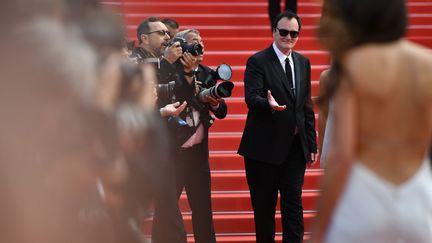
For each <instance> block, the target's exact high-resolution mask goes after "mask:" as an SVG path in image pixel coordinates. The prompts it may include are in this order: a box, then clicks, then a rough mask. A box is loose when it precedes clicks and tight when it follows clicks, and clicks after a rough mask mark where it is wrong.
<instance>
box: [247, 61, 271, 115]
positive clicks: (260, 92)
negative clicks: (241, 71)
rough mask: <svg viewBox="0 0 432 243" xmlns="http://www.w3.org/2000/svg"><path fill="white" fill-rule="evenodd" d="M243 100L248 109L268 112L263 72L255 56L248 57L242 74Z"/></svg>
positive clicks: (269, 109) (268, 106) (269, 110)
mask: <svg viewBox="0 0 432 243" xmlns="http://www.w3.org/2000/svg"><path fill="white" fill-rule="evenodd" d="M244 88H245V101H246V104H247V106H248V108H249V110H253V111H257V112H265V113H270V112H271V108H270V105H269V103H268V101H267V90H265V89H264V73H263V69H262V67H260V66H259V65H258V63H257V59H256V57H254V56H252V57H250V58H249V60H248V62H247V64H246V71H245V75H244Z"/></svg>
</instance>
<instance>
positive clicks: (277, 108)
mask: <svg viewBox="0 0 432 243" xmlns="http://www.w3.org/2000/svg"><path fill="white" fill-rule="evenodd" d="M267 100H268V102H269V105H270V107H271V108H272V109H273V110H275V111H283V110H285V109H286V105H279V104H278V103H277V101H276V100H275V98H274V97H273V95H272V94H271V92H270V90H269V91H267Z"/></svg>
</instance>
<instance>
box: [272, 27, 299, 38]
mask: <svg viewBox="0 0 432 243" xmlns="http://www.w3.org/2000/svg"><path fill="white" fill-rule="evenodd" d="M276 29H277V31H278V32H279V35H280V36H282V37H285V36H287V35H290V36H291V38H297V37H298V36H299V32H298V31H294V30H286V29H279V28H276Z"/></svg>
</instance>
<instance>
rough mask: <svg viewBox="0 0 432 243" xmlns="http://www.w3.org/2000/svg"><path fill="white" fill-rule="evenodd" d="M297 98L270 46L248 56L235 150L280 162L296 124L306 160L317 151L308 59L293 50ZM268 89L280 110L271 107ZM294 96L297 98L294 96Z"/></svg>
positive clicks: (252, 156) (286, 153)
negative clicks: (243, 112)
mask: <svg viewBox="0 0 432 243" xmlns="http://www.w3.org/2000/svg"><path fill="white" fill-rule="evenodd" d="M293 61H294V72H295V84H296V94H297V95H296V98H294V94H293V93H292V90H290V88H289V87H288V86H287V84H286V83H287V78H286V75H285V72H284V70H283V68H282V65H281V63H280V61H279V59H278V57H277V55H276V53H275V51H274V49H273V47H272V46H270V47H269V48H267V49H265V50H263V51H260V52H258V53H256V54H254V55H253V56H251V57H250V58H249V59H248V62H247V66H246V71H245V76H244V84H245V100H246V104H247V106H248V109H249V111H248V115H247V120H246V126H245V129H244V132H243V136H242V139H241V142H240V147H239V150H238V153H239V154H240V155H242V156H244V157H247V158H251V159H255V160H259V161H264V162H268V163H271V164H281V163H282V162H283V161H284V160H285V159H286V158H287V156H288V153H289V151H290V148H291V144H292V141H293V138H294V131H295V128H296V126H297V128H298V132H299V136H300V141H301V145H302V148H303V152H304V156H305V159H306V161H310V153H312V152H316V151H317V146H316V131H315V114H314V111H313V103H312V100H311V68H310V62H309V59H307V58H306V57H304V56H302V55H301V54H299V53H297V52H293ZM268 90H270V91H271V93H272V95H273V97H274V98H275V100H276V101H277V102H278V103H279V104H280V105H286V106H287V108H286V109H285V110H283V111H272V109H271V108H270V106H269V103H268V101H267V91H268ZM295 99H296V100H295Z"/></svg>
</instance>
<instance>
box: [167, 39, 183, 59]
mask: <svg viewBox="0 0 432 243" xmlns="http://www.w3.org/2000/svg"><path fill="white" fill-rule="evenodd" d="M181 56H182V48H181V46H180V43H179V42H174V43H173V44H172V45H170V46H168V47H167V48H166V49H165V52H164V55H163V57H164V58H165V59H166V60H167V61H168V62H169V63H171V64H173V63H175V62H176V61H177V60H178V59H179V58H180V57H181Z"/></svg>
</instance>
